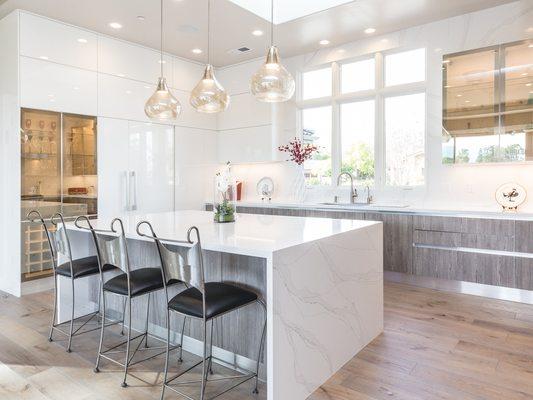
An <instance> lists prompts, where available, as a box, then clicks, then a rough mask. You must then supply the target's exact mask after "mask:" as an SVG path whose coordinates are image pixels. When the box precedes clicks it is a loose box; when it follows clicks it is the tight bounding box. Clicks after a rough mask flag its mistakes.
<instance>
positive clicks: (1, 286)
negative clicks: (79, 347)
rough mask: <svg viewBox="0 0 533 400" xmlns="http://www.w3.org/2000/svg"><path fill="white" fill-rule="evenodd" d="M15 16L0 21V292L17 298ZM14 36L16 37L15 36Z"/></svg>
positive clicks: (18, 135) (17, 178) (17, 110)
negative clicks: (14, 163) (0, 55)
mask: <svg viewBox="0 0 533 400" xmlns="http://www.w3.org/2000/svg"><path fill="white" fill-rule="evenodd" d="M17 26H18V14H17V13H11V14H9V15H8V16H6V17H5V18H4V19H2V20H0V38H2V39H1V40H0V54H2V61H1V62H0V188H1V189H0V190H1V191H0V221H1V223H0V290H2V291H5V292H7V293H11V294H13V295H15V296H20V289H21V287H20V251H12V249H13V247H14V246H15V248H16V249H18V243H19V241H18V238H19V237H20V228H19V226H20V168H13V164H12V160H13V158H14V157H15V158H16V159H17V160H20V134H19V127H20V111H19V110H20V109H19V104H18V92H19V87H18V81H19V80H18V62H17V58H18V35H17V34H16V32H17ZM14 33H15V34H14Z"/></svg>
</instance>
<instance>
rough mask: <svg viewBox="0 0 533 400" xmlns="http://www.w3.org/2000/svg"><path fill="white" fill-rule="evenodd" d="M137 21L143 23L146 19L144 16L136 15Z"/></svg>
mask: <svg viewBox="0 0 533 400" xmlns="http://www.w3.org/2000/svg"><path fill="white" fill-rule="evenodd" d="M137 19H138V20H139V21H141V22H144V20H145V19H146V18H145V16H144V15H137Z"/></svg>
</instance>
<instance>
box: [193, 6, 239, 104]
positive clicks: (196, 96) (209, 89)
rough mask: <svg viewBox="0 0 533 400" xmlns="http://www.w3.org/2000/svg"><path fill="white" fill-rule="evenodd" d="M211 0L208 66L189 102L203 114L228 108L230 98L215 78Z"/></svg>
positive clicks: (208, 27) (208, 18) (208, 29)
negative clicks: (212, 51) (212, 52)
mask: <svg viewBox="0 0 533 400" xmlns="http://www.w3.org/2000/svg"><path fill="white" fill-rule="evenodd" d="M210 22H211V0H207V65H206V66H205V71H204V76H203V77H202V79H201V80H200V82H198V84H197V85H196V86H195V87H194V89H193V90H192V92H191V97H190V98H189V102H190V103H191V106H193V107H194V109H195V110H196V111H198V112H201V113H206V114H214V113H218V112H221V111H224V110H226V109H227V108H228V105H229V102H230V97H229V95H228V93H227V92H226V90H225V89H224V88H223V87H222V85H221V84H220V83H219V82H218V81H217V78H216V77H215V71H214V69H213V66H212V65H211V29H210V27H211V26H210V25H211V24H210Z"/></svg>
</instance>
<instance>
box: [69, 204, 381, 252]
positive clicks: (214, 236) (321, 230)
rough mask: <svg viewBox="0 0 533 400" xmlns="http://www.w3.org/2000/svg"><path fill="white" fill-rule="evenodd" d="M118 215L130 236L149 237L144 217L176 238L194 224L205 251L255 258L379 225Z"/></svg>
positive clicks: (103, 222) (104, 223)
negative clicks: (139, 231)
mask: <svg viewBox="0 0 533 400" xmlns="http://www.w3.org/2000/svg"><path fill="white" fill-rule="evenodd" d="M119 217H120V218H121V219H122V221H123V223H124V230H125V231H126V232H125V233H126V237H127V238H131V239H142V240H148V239H146V238H142V237H140V236H139V235H137V232H136V226H137V223H138V222H139V221H143V220H147V221H149V222H150V223H151V224H152V226H153V227H154V230H155V232H156V234H157V236H159V237H161V238H166V239H175V240H184V239H185V237H186V234H187V230H188V229H189V228H190V227H191V226H193V225H194V226H196V227H198V229H199V230H200V238H201V242H202V247H203V248H204V249H205V250H213V251H221V252H227V253H233V254H241V255H247V256H256V257H270V256H271V255H272V253H273V252H275V251H278V250H282V249H285V248H289V247H293V246H298V245H300V244H304V243H308V242H312V241H315V240H320V239H324V238H327V237H331V236H335V235H337V234H342V233H345V232H348V231H353V230H358V229H362V228H365V227H368V226H371V225H375V224H378V223H377V222H372V221H357V220H343V219H329V218H307V217H305V218H304V217H287V216H275V215H253V214H238V215H237V220H236V221H235V222H231V223H216V222H214V221H213V213H212V212H209V211H196V210H185V211H175V212H166V213H155V214H135V213H131V214H130V213H128V214H123V215H120V216H119ZM111 220H112V218H105V217H99V218H98V219H97V220H92V221H91V223H92V224H93V226H94V227H95V228H99V229H109V227H110V223H111ZM67 228H68V229H74V230H77V228H76V227H75V226H74V224H73V223H67ZM145 232H146V231H145Z"/></svg>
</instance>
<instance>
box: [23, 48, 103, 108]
mask: <svg viewBox="0 0 533 400" xmlns="http://www.w3.org/2000/svg"><path fill="white" fill-rule="evenodd" d="M96 76H97V74H96V72H92V71H87V70H84V69H79V68H74V67H69V66H66V65H60V64H55V63H51V62H48V61H41V60H35V59H33V58H27V57H20V105H21V106H22V107H27V108H36V109H39V110H51V111H60V112H67V113H75V114H84V115H97V106H96V101H97V95H96V87H97V83H96V81H97V77H96Z"/></svg>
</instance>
